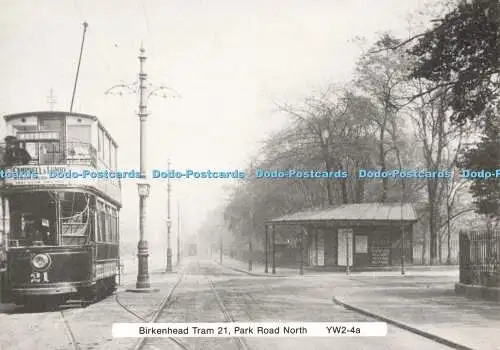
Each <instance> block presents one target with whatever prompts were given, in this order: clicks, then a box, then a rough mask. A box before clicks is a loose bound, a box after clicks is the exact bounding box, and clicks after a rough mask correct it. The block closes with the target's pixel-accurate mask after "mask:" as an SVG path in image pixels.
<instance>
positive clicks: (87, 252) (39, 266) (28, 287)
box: [3, 246, 93, 302]
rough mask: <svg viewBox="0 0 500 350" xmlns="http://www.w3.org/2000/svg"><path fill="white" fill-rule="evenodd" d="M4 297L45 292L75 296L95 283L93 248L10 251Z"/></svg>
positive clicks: (16, 297)
mask: <svg viewBox="0 0 500 350" xmlns="http://www.w3.org/2000/svg"><path fill="white" fill-rule="evenodd" d="M7 261H8V266H9V268H8V269H7V272H6V285H8V289H7V290H5V291H4V295H3V298H4V299H5V300H4V301H15V302H22V299H23V298H26V297H30V296H42V295H54V296H55V295H61V296H68V297H69V296H71V295H74V294H76V293H78V292H79V290H80V289H81V288H85V287H89V286H90V285H91V284H92V279H93V276H92V249H91V247H90V246H86V247H30V248H22V249H21V248H18V249H11V250H9V252H8V255H7Z"/></svg>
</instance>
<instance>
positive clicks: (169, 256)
mask: <svg viewBox="0 0 500 350" xmlns="http://www.w3.org/2000/svg"><path fill="white" fill-rule="evenodd" d="M167 171H168V172H169V173H170V160H169V161H168V165H167ZM171 193H172V185H171V184H170V177H168V179H167V268H166V269H165V271H166V272H172V247H171V245H170V239H171V234H170V229H171V227H172V220H171V219H170V195H171Z"/></svg>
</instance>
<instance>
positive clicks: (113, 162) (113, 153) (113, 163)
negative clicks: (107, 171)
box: [110, 143, 117, 170]
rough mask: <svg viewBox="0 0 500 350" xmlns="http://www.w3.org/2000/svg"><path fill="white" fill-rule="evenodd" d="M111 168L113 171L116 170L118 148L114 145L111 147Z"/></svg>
mask: <svg viewBox="0 0 500 350" xmlns="http://www.w3.org/2000/svg"><path fill="white" fill-rule="evenodd" d="M110 158H111V159H110V166H111V169H112V170H116V169H117V166H116V147H115V145H114V144H113V143H111V145H110Z"/></svg>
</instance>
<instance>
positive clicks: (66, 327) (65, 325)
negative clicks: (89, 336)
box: [59, 310, 80, 350]
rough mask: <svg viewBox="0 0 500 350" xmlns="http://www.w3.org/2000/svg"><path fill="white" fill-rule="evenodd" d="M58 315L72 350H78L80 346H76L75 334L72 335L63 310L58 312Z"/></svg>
mask: <svg viewBox="0 0 500 350" xmlns="http://www.w3.org/2000/svg"><path fill="white" fill-rule="evenodd" d="M59 314H60V316H61V319H62V321H63V322H62V323H63V325H64V329H65V330H66V334H67V336H68V338H69V341H70V343H71V346H72V348H73V350H80V346H79V344H78V341H77V340H76V337H75V333H73V330H72V329H71V325H70V324H69V321H68V319H67V318H66V315H65V314H64V310H59Z"/></svg>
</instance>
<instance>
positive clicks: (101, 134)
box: [99, 128, 105, 160]
mask: <svg viewBox="0 0 500 350" xmlns="http://www.w3.org/2000/svg"><path fill="white" fill-rule="evenodd" d="M99 137H100V138H99V159H101V160H102V159H104V137H105V135H104V130H102V128H99Z"/></svg>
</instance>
